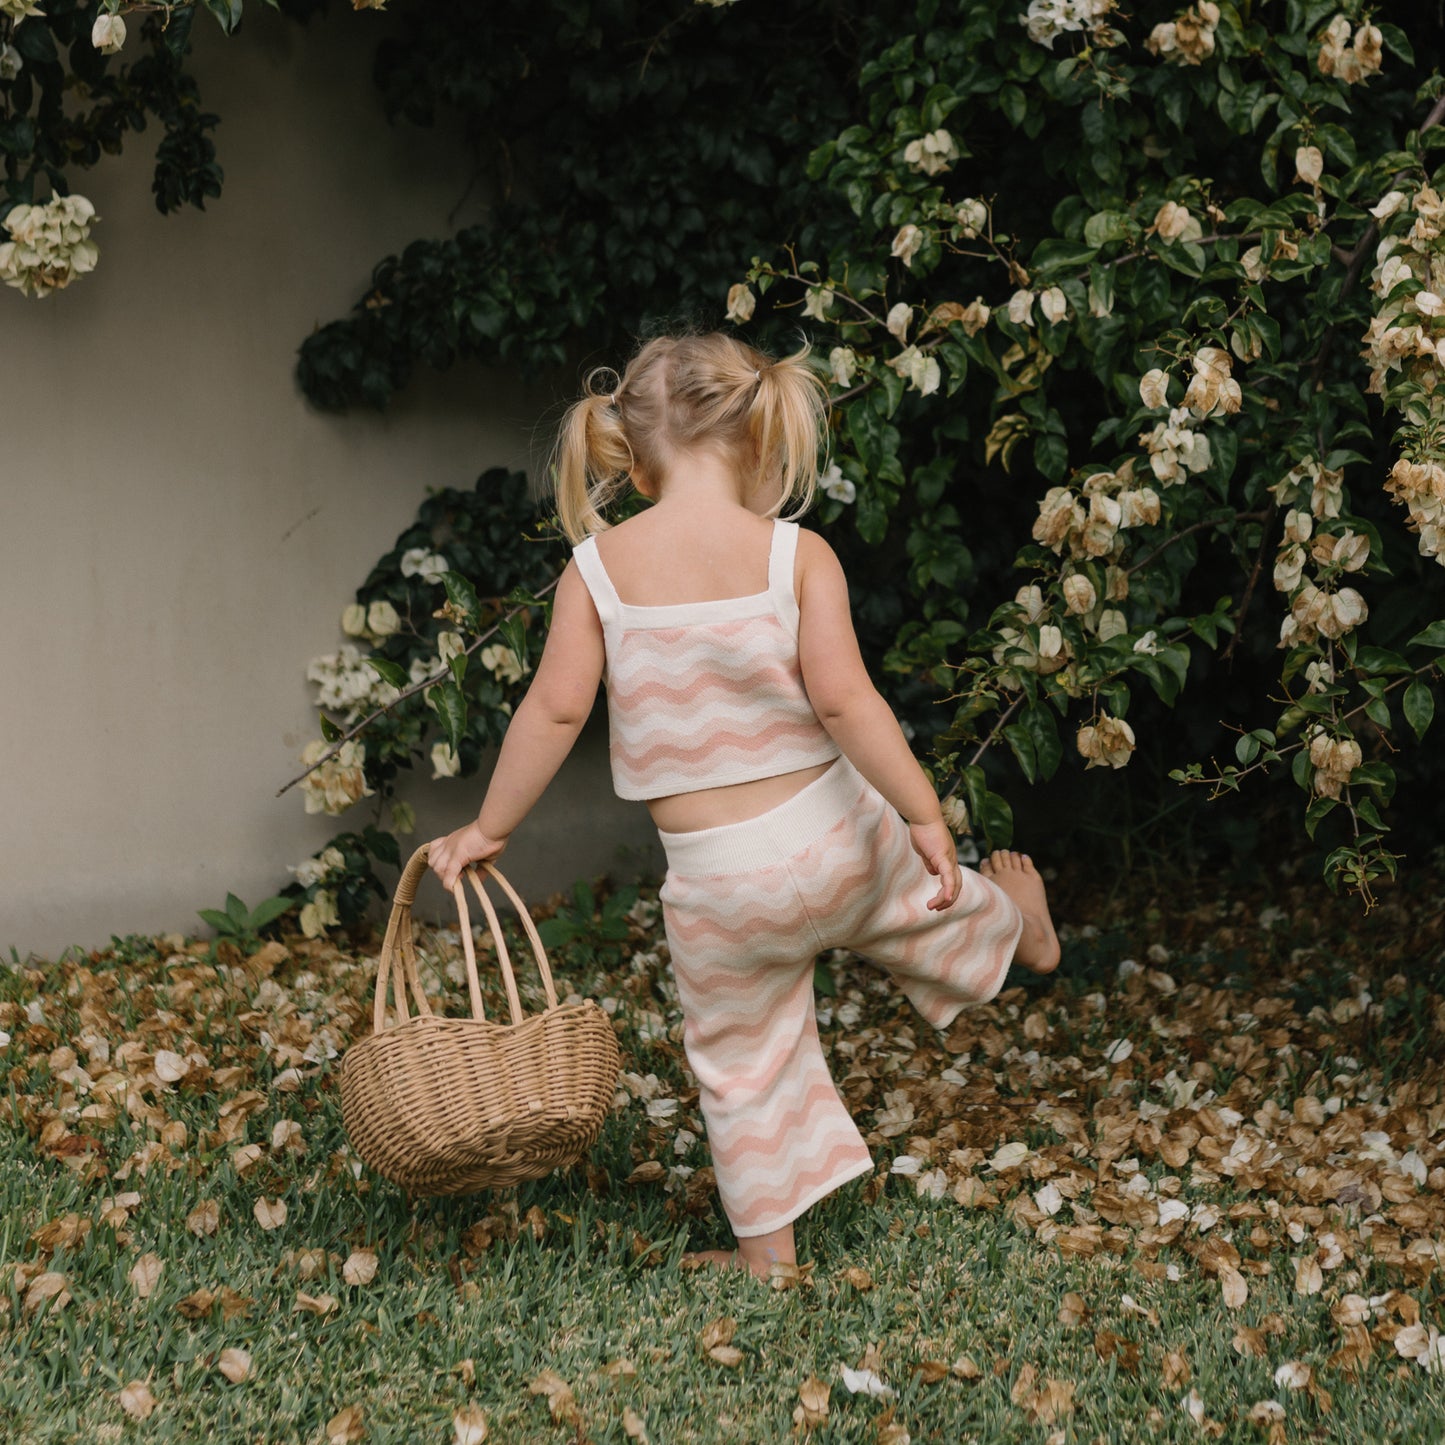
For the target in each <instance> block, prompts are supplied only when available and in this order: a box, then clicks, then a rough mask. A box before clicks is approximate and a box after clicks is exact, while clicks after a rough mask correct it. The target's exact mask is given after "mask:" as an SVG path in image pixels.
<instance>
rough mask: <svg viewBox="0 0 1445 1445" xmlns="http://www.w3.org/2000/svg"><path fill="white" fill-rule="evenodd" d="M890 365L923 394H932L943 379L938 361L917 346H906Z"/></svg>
mask: <svg viewBox="0 0 1445 1445" xmlns="http://www.w3.org/2000/svg"><path fill="white" fill-rule="evenodd" d="M888 365H889V366H890V367H891V368H892V369H893V370H894V371H896V372H897V373H898V374H899V376H901V377H902V378H903V379H904V380H905V381H907V382H908V384H909V385H910V386H911V387H912V388H913V389H914V390H915V391H916V392H918V393H919V395H921V396H931V395H932V394H933V393H934V392H935V391H937V390H938V388H939V384H940V383H941V382H942V380H943V373H942V371H941V370H940V369H939V365H938V362H937V361H935V360H934V359H933V357H931V356H925V355H924V354H923V353H922V352H921V351H920V350H919V349H918V348H917V347H916V346H908V347H905V348H904V349H903V350H902V351H900V352H899V353H898V355H897V356H895V357H893V358H892V359H891V360H890V361H889V363H888Z"/></svg>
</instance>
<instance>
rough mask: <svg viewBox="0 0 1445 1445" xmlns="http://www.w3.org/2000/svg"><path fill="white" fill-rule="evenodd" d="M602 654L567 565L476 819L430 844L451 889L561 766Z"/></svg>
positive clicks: (588, 705) (587, 602)
mask: <svg viewBox="0 0 1445 1445" xmlns="http://www.w3.org/2000/svg"><path fill="white" fill-rule="evenodd" d="M604 660H605V652H604V649H603V644H602V624H601V622H600V621H599V620H598V617H597V610H596V608H594V607H593V605H592V599H591V598H590V597H589V596H588V595H587V586H586V584H585V583H584V582H583V581H582V578H581V575H580V574H579V573H578V571H577V564H576V563H575V562H569V563H568V564H567V568H566V570H565V571H564V572H563V573H562V580H561V581H560V582H559V583H558V584H557V597H556V601H555V602H554V603H553V605H552V626H551V628H550V630H549V631H548V633H547V645H546V646H545V647H544V648H543V649H542V659H541V661H540V662H539V663H538V664H537V675H536V676H535V677H534V678H533V679H532V685H531V686H530V687H529V688H528V689H527V695H526V697H524V698H523V699H522V701H521V703H520V704H518V707H517V711H516V713H515V714H514V715H513V717H512V721H511V723H510V724H509V725H508V727H507V735H506V737H504V738H503V739H502V750H501V752H500V754H499V755H498V757H497V765H496V768H495V769H494V770H493V772H492V781H491V783H490V784H489V786H488V788H487V795H486V798H485V799H484V800H483V802H482V809H481V812H480V813H479V814H478V815H477V818H476V821H475V822H472V823H468V824H467V825H466V826H465V827H464V828H458V829H457V831H456V832H455V833H449V834H448V835H447V836H446V837H445V838H437V839H435V840H434V841H433V842H432V845H431V852H430V855H429V858H428V862H429V863H430V865H431V868H432V871H433V872H434V873H435V874H436V875H437V876H438V877H439V878H440V879H441V881H442V884H443V886H444V887H446V888H447V889H450V888H451V886H452V884H453V883H454V882H456V880H457V879H458V878H459V877H460V876H461V872H462V869H463V868H465V867H466V865H467V864H468V863H474V862H479V861H480V860H481V859H483V858H495V857H496V856H497V854H499V853H500V852H501V851H502V849H503V848H504V847H506V845H507V839H508V838H509V837H510V836H511V833H512V831H513V829H515V828H516V827H517V825H518V824H519V823H520V822H521V821H522V819H523V818H525V817H526V816H527V814H528V813H529V812H531V810H532V806H533V804H535V803H536V801H537V799H538V798H540V797H541V796H542V794H543V792H544V791H545V790H546V787H547V784H548V783H550V782H551V781H552V779H553V777H554V776H555V775H556V773H557V769H558V768H560V767H561V766H562V762H563V760H564V759H565V758H566V756H567V754H568V753H569V752H571V751H572V744H573V743H575V742H576V741H577V734H578V733H580V732H581V731H582V725H583V724H584V723H585V722H586V721H587V718H588V715H589V714H590V713H591V711H592V705H593V703H594V702H595V701H596V700H597V684H598V683H599V682H600V681H601V680H602V667H603V662H604Z"/></svg>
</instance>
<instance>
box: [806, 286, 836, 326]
mask: <svg viewBox="0 0 1445 1445" xmlns="http://www.w3.org/2000/svg"><path fill="white" fill-rule="evenodd" d="M832 304H833V288H832V287H831V286H810V287H808V294H807V295H806V296H805V297H803V315H804V316H811V317H812V318H813V319H814V320H815V321H826V320H827V319H828V308H829V307H830V306H831V305H832Z"/></svg>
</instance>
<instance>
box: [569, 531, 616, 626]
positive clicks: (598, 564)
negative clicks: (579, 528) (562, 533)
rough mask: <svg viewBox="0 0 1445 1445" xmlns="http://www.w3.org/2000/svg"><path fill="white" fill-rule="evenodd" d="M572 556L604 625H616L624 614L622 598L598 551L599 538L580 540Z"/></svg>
mask: <svg viewBox="0 0 1445 1445" xmlns="http://www.w3.org/2000/svg"><path fill="white" fill-rule="evenodd" d="M572 557H573V559H574V560H575V561H576V563H577V570H578V571H579V572H580V573H581V574H582V580H583V582H585V583H586V584H587V591H588V592H589V593H590V594H591V596H592V605H593V606H594V607H595V608H596V609H597V615H598V617H600V618H601V619H602V625H603V627H604V628H610V627H612V626H614V625H615V624H616V623H617V622H618V620H619V619H620V618H621V616H622V599H621V598H620V597H618V595H617V589H616V588H615V587H614V586H613V585H612V579H611V578H610V577H609V576H608V575H607V569H606V568H605V567H604V566H603V565H602V557H601V554H600V553H599V552H598V551H597V538H596V537H587V538H586V539H584V540H583V541H581V542H579V543H578V544H577V545H576V546H575V547H574V548H573V549H572Z"/></svg>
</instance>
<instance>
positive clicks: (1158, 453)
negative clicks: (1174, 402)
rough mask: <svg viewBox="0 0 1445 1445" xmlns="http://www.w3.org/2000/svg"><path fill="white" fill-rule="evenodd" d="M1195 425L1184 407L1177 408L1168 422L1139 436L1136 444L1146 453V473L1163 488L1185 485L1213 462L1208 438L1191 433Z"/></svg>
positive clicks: (1191, 416) (1188, 411) (1161, 423)
mask: <svg viewBox="0 0 1445 1445" xmlns="http://www.w3.org/2000/svg"><path fill="white" fill-rule="evenodd" d="M1194 422H1195V417H1194V414H1193V412H1191V411H1190V409H1189V408H1188V407H1187V406H1176V407H1174V408H1173V409H1172V410H1171V411H1170V413H1169V419H1168V421H1161V422H1157V423H1156V424H1155V426H1154V428H1153V429H1152V430H1151V431H1147V432H1140V433H1139V444H1140V445H1141V446H1142V447H1143V448H1144V450H1145V451H1147V452H1148V453H1149V470H1150V471H1151V472H1153V473H1154V476H1155V477H1156V478H1157V479H1158V480H1159V481H1160V482H1162V483H1163V484H1164V485H1165V486H1166V487H1172V486H1175V485H1177V484H1178V483H1180V482H1182V481H1184V479H1185V477H1186V476H1187V475H1188V474H1189V473H1190V472H1203V471H1207V470H1208V469H1209V464H1210V462H1211V461H1213V459H1214V457H1213V453H1212V452H1211V451H1210V448H1209V438H1208V437H1207V436H1205V434H1204V433H1203V432H1202V431H1196V430H1195V429H1194Z"/></svg>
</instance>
